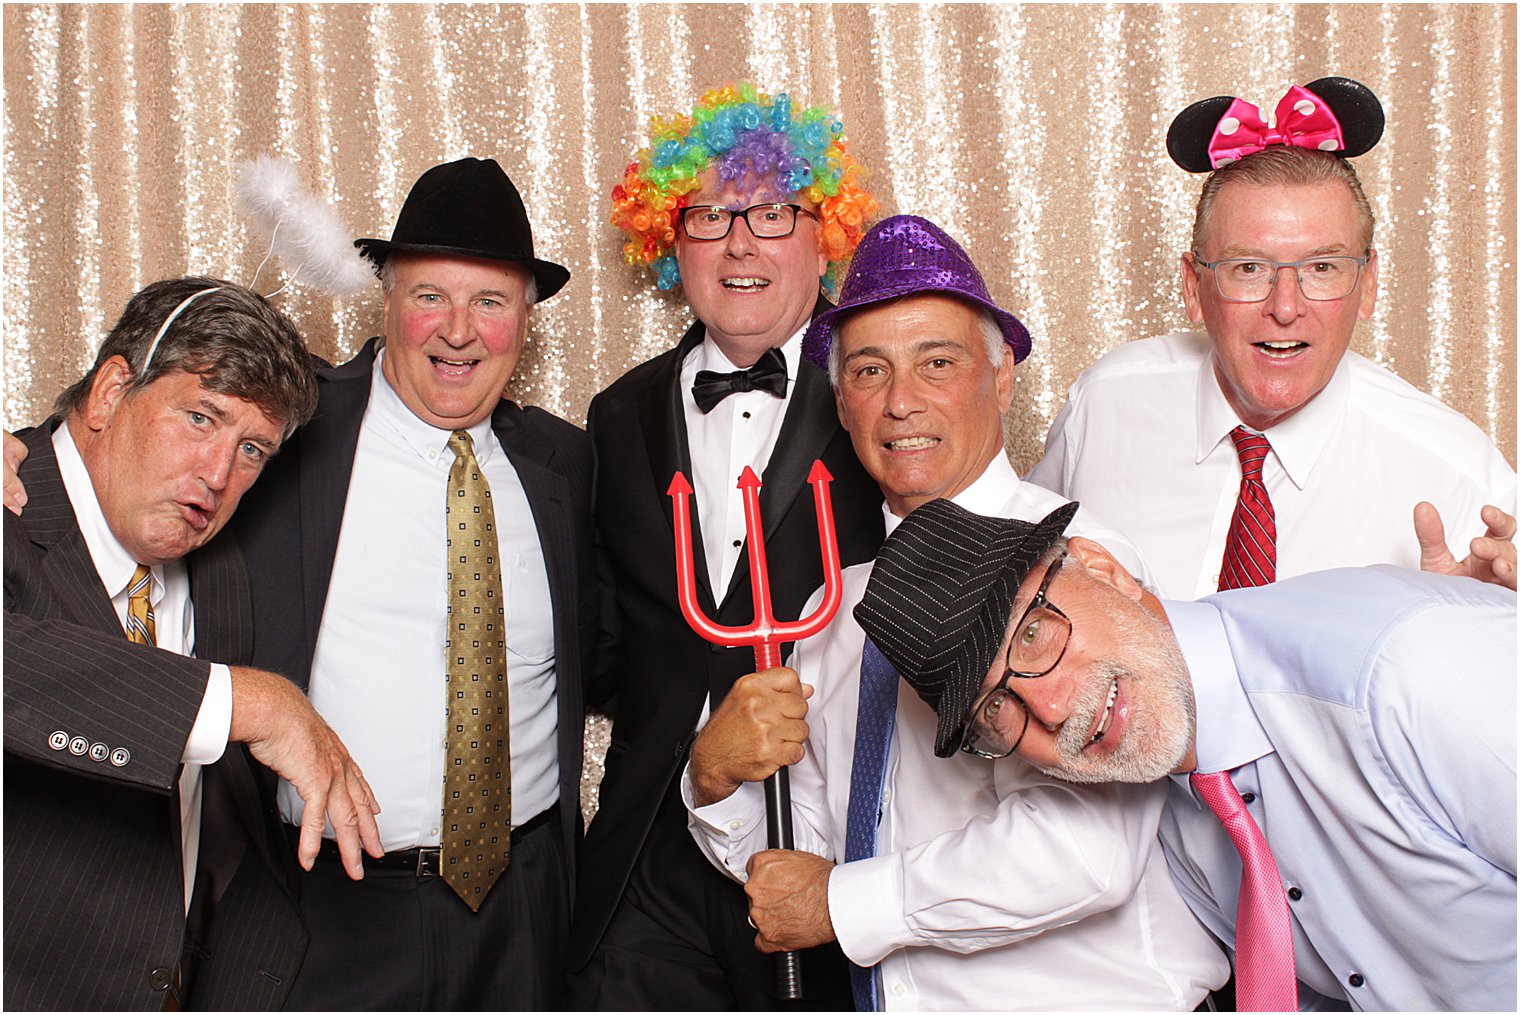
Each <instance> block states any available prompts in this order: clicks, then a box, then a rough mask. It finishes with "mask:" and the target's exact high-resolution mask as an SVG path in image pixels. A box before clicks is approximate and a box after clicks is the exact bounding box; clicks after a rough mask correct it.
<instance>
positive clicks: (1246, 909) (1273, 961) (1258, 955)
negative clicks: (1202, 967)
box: [1192, 772, 1298, 1011]
mask: <svg viewBox="0 0 1520 1015" xmlns="http://www.w3.org/2000/svg"><path fill="white" fill-rule="evenodd" d="M1192 783H1193V789H1194V790H1195V791H1196V792H1197V793H1198V795H1199V796H1200V797H1201V798H1202V799H1203V802H1204V803H1206V804H1208V805H1209V810H1211V811H1213V812H1214V814H1215V815H1216V816H1217V817H1218V818H1219V821H1220V823H1221V824H1222V825H1224V830H1225V831H1226V832H1228V833H1229V835H1230V841H1232V842H1233V843H1235V849H1236V850H1237V851H1239V853H1240V870H1241V873H1240V904H1239V906H1238V907H1237V909H1236V914H1235V999H1236V1001H1237V1008H1238V1009H1239V1010H1240V1011H1298V974H1297V973H1296V972H1295V969H1294V965H1293V928H1292V925H1291V923H1290V922H1289V920H1288V899H1287V896H1286V895H1284V894H1283V886H1282V875H1280V874H1278V873H1277V861H1276V860H1274V859H1272V850H1271V848H1270V847H1268V846H1267V839H1266V836H1264V835H1262V834H1261V829H1260V828H1258V827H1257V826H1256V819H1254V818H1252V817H1251V815H1250V812H1248V811H1247V810H1246V805H1245V801H1244V800H1242V799H1241V798H1240V794H1239V793H1238V792H1237V791H1236V789H1235V784H1234V783H1232V782H1230V777H1229V775H1228V774H1227V773H1225V772H1213V773H1211V774H1209V775H1199V774H1194V775H1193V777H1192Z"/></svg>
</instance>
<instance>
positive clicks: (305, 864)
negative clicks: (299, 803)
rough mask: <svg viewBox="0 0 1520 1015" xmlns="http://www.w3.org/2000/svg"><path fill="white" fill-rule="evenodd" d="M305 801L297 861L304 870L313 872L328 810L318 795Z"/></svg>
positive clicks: (297, 847) (297, 848)
mask: <svg viewBox="0 0 1520 1015" xmlns="http://www.w3.org/2000/svg"><path fill="white" fill-rule="evenodd" d="M303 799H304V800H305V803H306V810H305V811H304V812H303V813H302V814H301V838H300V841H299V842H297V843H296V860H298V861H299V862H300V864H301V869H302V870H311V865H312V864H314V863H316V862H317V851H318V850H320V849H321V847H322V828H323V826H324V825H325V824H326V823H327V808H326V807H324V806H322V803H323V801H321V800H319V799H318V798H317V795H316V794H313V796H312V797H310V798H303Z"/></svg>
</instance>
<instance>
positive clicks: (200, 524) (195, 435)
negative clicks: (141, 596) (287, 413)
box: [69, 356, 285, 565]
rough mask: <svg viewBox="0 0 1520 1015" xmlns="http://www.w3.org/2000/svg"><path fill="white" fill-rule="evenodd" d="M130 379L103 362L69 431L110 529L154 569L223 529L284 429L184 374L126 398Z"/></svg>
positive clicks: (116, 364)
mask: <svg viewBox="0 0 1520 1015" xmlns="http://www.w3.org/2000/svg"><path fill="white" fill-rule="evenodd" d="M131 376H132V375H131V371H130V369H129V368H128V367H127V363H126V360H124V359H122V358H121V357H120V356H113V357H111V358H110V359H109V360H107V361H106V362H105V363H104V364H102V365H101V367H100V368H99V370H98V371H97V372H96V377H95V381H94V384H93V385H92V387H91V389H90V394H89V397H88V399H87V401H86V402H85V405H84V407H83V408H82V409H81V410H79V411H78V412H76V413H74V414H72V415H71V416H70V417H69V432H70V433H71V434H72V435H73V437H74V442H75V444H76V445H77V446H78V448H79V453H80V457H81V458H83V459H84V462H85V466H86V468H87V469H88V470H89V473H90V480H91V484H92V485H93V486H94V487H95V495H96V498H97V499H98V500H99V501H100V507H101V511H102V513H103V514H104V515H105V518H106V522H107V524H108V525H109V526H110V527H111V532H112V533H113V534H114V535H115V536H116V538H117V540H118V541H119V542H120V543H121V545H122V546H123V547H124V548H125V549H126V551H127V552H128V553H130V554H131V555H132V557H133V559H135V560H136V561H137V562H138V563H140V564H148V565H153V564H162V563H164V562H165V561H169V560H174V559H176V558H179V557H183V556H184V555H185V554H187V553H189V552H190V551H191V550H194V549H196V548H197V547H200V546H203V545H204V544H205V543H206V542H207V541H208V540H210V539H211V537H212V536H214V535H216V534H217V532H219V531H220V530H221V528H222V526H223V525H225V524H227V519H229V518H231V517H232V512H233V511H234V510H235V509H236V508H237V505H238V501H239V500H240V499H241V498H242V496H243V494H244V492H246V491H247V489H248V488H249V487H250V486H252V485H253V481H254V480H255V479H257V478H258V477H259V473H260V472H261V471H262V470H263V467H264V463H265V462H266V461H267V460H268V458H269V456H270V455H272V454H274V453H275V451H276V450H278V448H279V446H280V440H281V437H282V435H283V433H284V429H285V423H284V421H283V420H272V419H270V418H269V417H267V416H265V415H264V413H263V412H262V411H261V410H260V409H259V408H258V406H256V405H254V404H253V403H252V402H249V401H245V400H243V399H241V398H236V397H234V396H232V395H226V394H222V393H219V392H215V391H211V390H209V389H208V388H206V387H204V386H203V385H202V384H201V379H200V377H199V376H197V375H196V374H192V373H186V372H185V371H183V370H180V371H174V372H171V373H167V374H164V375H163V376H162V377H160V378H158V379H157V380H155V381H153V382H152V383H151V384H148V385H145V386H144V387H141V388H138V389H136V390H134V391H132V392H131V393H130V394H129V393H128V392H127V386H128V383H129V382H130V380H131Z"/></svg>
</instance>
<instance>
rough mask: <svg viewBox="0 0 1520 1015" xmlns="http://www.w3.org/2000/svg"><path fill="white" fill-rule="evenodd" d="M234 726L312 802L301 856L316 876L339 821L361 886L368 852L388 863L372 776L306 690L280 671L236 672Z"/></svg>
mask: <svg viewBox="0 0 1520 1015" xmlns="http://www.w3.org/2000/svg"><path fill="white" fill-rule="evenodd" d="M231 671H232V728H231V732H230V733H229V735H228V739H229V740H235V741H241V742H243V743H246V744H247V745H248V750H249V753H251V754H252V755H253V756H254V758H256V759H257V760H258V761H259V762H260V763H261V764H263V765H265V766H267V767H268V768H270V769H272V770H273V771H274V772H275V774H277V775H279V776H280V777H281V778H282V779H284V780H285V781H286V782H288V783H290V785H291V786H292V787H294V788H295V791H296V792H297V793H299V794H300V796H301V799H302V800H303V801H305V804H306V809H305V813H304V814H303V815H302V817H301V839H300V842H299V844H298V845H297V848H296V857H297V859H298V860H300V862H301V866H302V867H303V868H304V869H306V870H311V865H312V864H313V863H314V862H315V861H316V859H317V850H318V849H319V848H320V847H321V845H322V829H323V826H324V825H325V824H326V822H328V821H331V822H332V826H333V830H334V831H335V832H336V834H337V840H338V852H339V854H340V855H341V856H342V858H343V868H344V870H346V871H347V872H348V876H349V877H351V878H353V879H354V880H355V881H357V880H359V879H361V878H363V877H364V865H363V860H362V857H361V856H360V848H361V846H362V848H363V849H364V851H365V852H367V853H369V855H370V856H373V857H376V858H378V857H380V856H382V855H383V854H384V850H383V849H382V848H381V846H380V829H379V826H378V825H377V824H376V823H375V815H376V814H378V813H379V812H380V805H379V804H378V803H377V802H376V801H375V794H374V792H373V791H372V790H371V789H370V788H369V783H368V782H367V781H366V780H365V778H364V773H363V772H361V771H359V766H358V765H357V764H356V763H355V762H354V759H353V758H351V757H349V754H348V748H346V747H344V746H343V741H341V740H339V739H338V735H337V734H336V733H334V732H333V729H332V727H331V726H329V725H327V722H326V721H325V720H324V719H323V718H322V717H321V716H320V715H318V714H317V710H316V709H314V708H312V707H311V702H310V701H308V700H307V698H306V695H305V694H303V693H301V690H300V688H298V687H296V685H295V684H293V683H291V682H290V681H289V680H286V679H285V678H284V677H282V676H280V675H279V674H277V673H269V672H266V671H264V670H255V669H250V668H248V667H244V666H234V667H232V668H231Z"/></svg>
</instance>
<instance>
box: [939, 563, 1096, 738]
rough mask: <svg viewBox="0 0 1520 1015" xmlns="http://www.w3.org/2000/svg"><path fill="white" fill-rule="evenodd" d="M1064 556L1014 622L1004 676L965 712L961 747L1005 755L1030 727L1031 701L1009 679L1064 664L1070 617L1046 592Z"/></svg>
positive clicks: (1033, 675)
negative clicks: (1028, 703)
mask: <svg viewBox="0 0 1520 1015" xmlns="http://www.w3.org/2000/svg"><path fill="white" fill-rule="evenodd" d="M1065 559H1066V558H1065V557H1064V556H1063V557H1057V558H1056V561H1055V563H1054V564H1051V565H1050V569H1049V570H1047V571H1046V572H1045V578H1044V580H1043V581H1041V582H1040V587H1039V589H1038V590H1037V591H1036V592H1035V594H1034V598H1033V599H1031V600H1030V601H1029V606H1028V607H1027V608H1026V609H1025V610H1024V615H1023V616H1022V617H1020V618H1019V622H1018V624H1017V626H1015V627H1014V629H1013V637H1012V638H1011V639H1010V640H1009V642H1008V655H1007V658H1006V659H1005V660H1004V671H1003V679H1002V680H999V681H998V683H997V686H996V687H994V688H993V689H992V690H990V691H988V692H987V693H986V694H984V695H982V700H981V701H979V702H977V703H976V704H975V705H974V706H972V708H971V710H970V711H969V712H967V713H966V722H965V730H964V732H962V733H961V750H963V751H965V752H966V753H967V754H975V755H976V756H977V757H980V758H992V759H997V758H1006V757H1008V755H1010V754H1012V753H1013V752H1014V751H1015V750H1017V749H1018V746H1019V743H1020V742H1021V741H1022V740H1023V739H1024V734H1025V733H1026V732H1027V731H1028V729H1029V707H1028V706H1027V705H1025V704H1024V699H1022V698H1020V697H1019V694H1018V692H1017V691H1015V690H1014V689H1013V688H1012V687H1010V686H1008V682H1009V681H1010V680H1012V679H1013V678H1015V677H1018V678H1019V679H1021V680H1034V679H1035V678H1037V677H1043V676H1045V675H1046V674H1047V673H1049V672H1050V671H1051V670H1053V669H1055V668H1056V667H1057V666H1059V665H1061V658H1062V657H1063V656H1065V655H1066V646H1067V644H1068V643H1069V642H1070V641H1071V618H1070V617H1068V616H1066V614H1064V613H1062V612H1061V610H1060V608H1059V607H1057V606H1056V605H1055V604H1054V603H1052V602H1051V601H1050V599H1049V598H1048V597H1047V595H1046V593H1047V592H1049V590H1050V583H1051V582H1053V581H1055V578H1056V575H1057V574H1059V573H1060V572H1061V563H1062V562H1063V561H1064V560H1065ZM1015 730H1016V732H1015Z"/></svg>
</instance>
